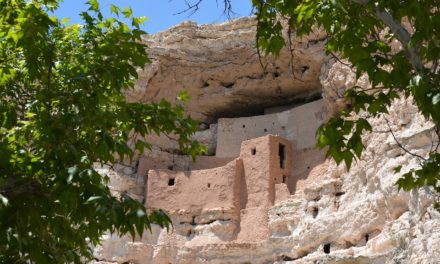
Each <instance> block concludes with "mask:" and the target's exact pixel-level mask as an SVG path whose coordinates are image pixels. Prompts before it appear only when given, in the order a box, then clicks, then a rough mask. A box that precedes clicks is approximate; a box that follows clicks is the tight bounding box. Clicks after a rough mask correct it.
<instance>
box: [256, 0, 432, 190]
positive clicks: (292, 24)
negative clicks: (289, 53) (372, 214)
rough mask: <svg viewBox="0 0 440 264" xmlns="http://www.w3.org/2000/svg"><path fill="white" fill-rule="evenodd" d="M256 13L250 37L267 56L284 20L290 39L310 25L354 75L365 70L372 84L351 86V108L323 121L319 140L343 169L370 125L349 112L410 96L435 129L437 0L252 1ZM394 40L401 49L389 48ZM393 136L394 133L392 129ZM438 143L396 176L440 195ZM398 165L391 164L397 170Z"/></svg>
mask: <svg viewBox="0 0 440 264" xmlns="http://www.w3.org/2000/svg"><path fill="white" fill-rule="evenodd" d="M252 3H253V5H254V8H255V12H256V16H257V19H258V28H257V42H258V45H259V47H260V48H261V49H262V50H263V51H264V52H265V53H269V54H275V55H279V53H280V50H281V48H282V47H283V46H284V45H285V42H284V39H283V30H285V28H284V27H283V26H282V23H283V21H284V22H286V23H287V25H288V27H287V30H289V31H291V32H294V33H295V35H296V36H297V37H301V36H303V35H306V34H309V33H311V32H312V31H313V30H314V29H316V28H317V27H319V28H322V29H324V30H325V31H326V33H327V40H326V52H327V53H328V54H332V55H335V54H337V55H338V56H340V57H342V58H344V59H346V60H347V61H349V63H350V64H351V66H352V67H353V69H354V70H355V71H356V76H357V77H358V78H359V77H360V76H361V75H363V74H367V75H368V77H369V80H370V82H371V85H372V87H371V88H370V89H368V91H366V90H365V89H362V88H360V87H352V88H351V89H348V90H347V91H346V92H345V97H346V99H347V101H349V102H350V105H351V108H350V109H345V110H343V111H341V112H340V113H339V114H338V115H337V116H336V117H333V118H332V119H330V120H329V121H328V122H327V123H326V124H325V125H323V126H322V127H321V128H320V129H319V131H318V133H317V136H318V146H319V147H321V148H323V147H328V152H327V155H328V156H331V157H333V159H334V160H335V161H336V162H337V163H340V162H345V164H346V165H347V167H348V168H350V166H351V164H352V162H353V160H354V159H356V158H360V156H361V154H362V150H363V149H364V145H363V143H362V139H361V135H362V134H363V133H364V132H366V131H371V130H372V127H371V125H370V124H369V123H368V121H367V120H366V119H364V118H356V119H353V116H352V115H351V113H352V112H355V113H360V112H362V113H368V114H369V115H370V116H381V115H384V114H386V113H387V109H388V107H389V106H390V105H391V103H392V102H393V99H395V98H398V97H401V96H403V97H405V98H412V99H413V101H414V102H415V104H416V105H417V107H418V109H419V111H420V112H421V113H422V114H423V116H424V117H425V118H426V120H429V121H432V122H433V123H434V125H435V128H434V129H435V132H436V133H437V136H439V135H440V77H439V69H440V67H439V63H440V30H439V29H440V10H439V2H438V1H437V0H422V1H415V0H399V1H397V0H390V1H389V0H383V1H370V0H289V1H283V0H265V1H263V0H253V1H252ZM393 41H398V42H399V43H400V45H401V49H399V50H393V49H392V46H391V44H392V43H393ZM393 136H394V135H393ZM438 150H439V146H438V144H437V145H436V146H433V148H432V149H431V151H430V153H429V155H428V156H427V157H421V156H418V158H419V159H420V160H421V167H420V168H419V169H413V170H411V171H409V172H405V173H404V174H403V177H402V178H401V179H399V181H398V182H397V184H398V186H399V188H402V189H404V190H410V189H414V188H418V187H421V186H425V185H428V186H430V187H432V188H433V189H435V190H436V191H437V193H440V154H439V152H438ZM399 170H400V168H396V170H395V171H396V172H398V171H399Z"/></svg>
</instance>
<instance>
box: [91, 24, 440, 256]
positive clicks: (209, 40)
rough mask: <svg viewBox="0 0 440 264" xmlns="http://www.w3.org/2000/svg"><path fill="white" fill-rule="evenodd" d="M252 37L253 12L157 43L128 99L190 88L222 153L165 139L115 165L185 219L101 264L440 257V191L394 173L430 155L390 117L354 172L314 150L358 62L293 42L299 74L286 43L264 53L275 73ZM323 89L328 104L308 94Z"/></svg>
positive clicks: (126, 185)
mask: <svg viewBox="0 0 440 264" xmlns="http://www.w3.org/2000/svg"><path fill="white" fill-rule="evenodd" d="M254 34H255V26H254V23H253V21H252V20H251V19H241V20H238V21H233V22H230V23H225V24H221V25H207V26H197V25H195V24H193V23H189V22H188V23H184V24H181V25H178V26H176V27H174V28H172V29H170V30H168V31H165V32H163V33H159V34H156V35H153V36H149V37H147V38H146V41H147V43H148V44H149V46H150V54H151V56H152V59H153V62H152V64H151V65H149V66H147V68H146V69H144V70H143V71H141V72H140V77H141V79H140V80H139V82H138V84H137V88H136V90H135V91H133V92H132V93H130V94H129V95H128V97H129V99H130V100H136V101H142V102H149V101H151V100H153V101H154V100H158V99H160V98H162V97H164V98H167V99H173V98H174V97H175V95H176V94H177V91H178V90H179V89H180V88H186V89H188V90H189V93H190V94H191V95H192V97H193V100H192V101H191V102H190V104H189V106H188V107H189V112H191V113H192V114H193V115H195V116H197V117H199V118H202V119H204V120H205V121H206V122H208V123H210V126H209V127H208V126H206V127H204V129H205V130H204V131H202V132H200V133H199V134H198V135H197V136H196V137H197V138H199V139H202V140H203V141H204V142H206V143H209V144H210V148H211V153H212V155H213V156H210V157H201V158H200V159H199V160H198V161H196V162H192V161H190V160H189V159H187V158H186V157H185V156H182V155H179V154H176V153H173V152H172V151H170V149H173V148H174V147H175V146H173V145H172V143H170V142H169V141H167V140H166V139H163V138H160V137H158V138H152V139H153V140H155V142H153V143H156V144H157V147H155V148H154V149H153V151H152V152H151V153H147V154H146V155H145V156H143V157H140V158H139V160H138V161H137V162H135V163H134V164H133V166H132V167H123V166H119V167H118V166H116V171H110V170H108V169H105V168H103V169H102V172H103V173H109V174H110V176H111V188H112V189H113V190H114V192H115V193H116V194H117V193H119V192H123V191H126V192H128V193H130V194H132V195H133V196H134V197H137V198H138V199H139V200H141V199H144V200H145V202H146V206H147V207H150V208H154V207H155V206H156V205H157V206H161V207H164V208H165V209H166V210H167V211H168V213H169V214H170V216H171V217H172V219H173V224H174V227H173V230H172V231H170V232H167V231H166V230H160V229H159V228H157V227H154V228H153V233H152V234H146V235H144V237H142V238H139V237H136V238H135V239H134V241H133V239H132V238H130V237H122V238H119V237H118V236H117V235H113V236H110V235H109V236H108V237H106V238H105V241H104V243H103V245H102V246H100V247H98V248H96V249H95V256H96V261H95V262H94V263H102V264H104V263H139V264H144V263H188V264H189V263H338V264H348V263H353V264H354V263H378V264H379V263H426V264H431V263H432V264H434V263H439V261H440V213H439V212H438V211H436V210H435V209H434V208H433V207H432V203H433V201H434V200H435V199H438V197H435V195H434V194H433V193H432V192H431V190H430V189H428V188H424V189H420V190H417V191H413V192H411V193H407V192H403V191H398V190H397V188H396V186H395V182H396V180H397V179H398V178H399V176H400V174H395V173H394V172H393V168H394V167H395V166H397V165H401V166H402V169H401V172H402V173H404V172H406V171H408V170H409V169H410V168H413V167H416V166H418V161H417V158H415V157H414V156H412V155H410V154H408V153H406V152H405V151H404V150H403V149H402V148H400V147H399V146H398V144H397V143H396V141H395V139H394V138H393V136H392V135H391V134H390V133H389V127H388V124H387V121H386V120H385V119H384V118H373V117H368V116H365V118H368V120H369V121H370V122H371V123H372V124H373V127H374V131H373V132H372V133H369V134H367V135H365V136H364V143H365V146H366V150H365V152H364V153H363V156H362V158H361V159H360V160H358V161H357V162H355V163H354V164H353V166H352V168H351V170H350V171H349V172H347V171H346V169H345V168H344V166H343V165H341V166H337V165H336V164H335V163H334V162H333V161H330V160H325V158H324V155H323V152H322V151H318V150H316V149H314V147H313V145H314V144H313V142H314V141H313V140H314V132H315V130H316V128H317V127H318V126H319V125H320V124H321V123H322V122H324V121H325V120H326V118H327V117H328V115H329V113H332V112H334V111H335V110H336V109H338V108H340V107H341V106H343V104H344V103H343V102H342V101H341V100H340V94H341V93H342V91H343V89H345V88H347V87H349V86H350V85H353V83H354V77H353V76H354V75H353V73H352V72H351V70H350V69H349V68H347V67H344V65H341V64H339V63H334V62H332V61H331V60H329V58H327V57H326V56H325V55H324V52H323V39H324V36H323V34H320V33H316V34H315V35H314V36H310V37H308V38H306V39H296V40H295V41H294V49H293V50H294V52H295V54H294V56H293V71H292V69H291V67H290V66H289V64H290V63H291V60H290V58H291V57H290V55H289V51H287V50H285V51H284V53H283V54H282V55H281V56H280V58H279V59H277V60H276V59H264V61H263V64H267V65H268V66H267V69H266V71H263V70H262V68H261V65H260V63H259V61H258V56H257V55H256V51H255V48H254V39H255V36H254ZM359 82H361V83H360V84H359V85H361V86H363V87H365V86H368V81H367V80H363V79H361V80H359ZM317 94H318V95H320V94H322V97H323V99H322V100H316V101H313V102H309V101H310V100H311V99H312V98H314V99H318V98H315V97H314V96H315V95H317ZM301 102H302V103H303V104H302V105H298V103H301ZM258 114H259V115H258ZM387 119H388V120H389V122H390V124H389V125H390V126H391V128H392V129H393V131H394V134H395V136H396V138H397V140H398V141H399V142H400V143H401V144H403V145H404V146H405V148H406V149H410V150H411V151H412V152H414V153H417V154H418V155H421V156H423V155H425V154H426V153H427V152H428V151H429V149H430V148H431V146H432V144H433V142H436V141H438V138H435V134H434V133H433V131H432V129H433V125H432V124H431V123H429V122H426V121H425V120H424V118H423V117H422V116H421V115H420V114H419V113H418V112H417V108H416V107H415V106H414V105H413V104H412V103H411V101H410V100H396V101H395V102H394V103H393V105H392V107H391V108H390V109H389V115H387ZM270 135H277V136H276V137H273V136H270ZM274 140H275V141H274ZM270 142H272V143H270ZM270 144H272V145H270ZM240 146H241V147H240ZM281 146H283V147H281ZM286 149H288V151H286ZM285 151H286V152H285ZM260 153H263V154H264V155H266V154H267V155H266V156H263V158H261V159H257V160H255V157H258V155H259V154H260ZM265 153H266V154H265ZM214 154H215V155H214ZM283 162H287V163H288V164H287V165H286V164H284V163H283ZM264 164H268V165H267V166H266V165H264ZM280 168H281V169H280ZM147 175H148V178H147ZM171 180H172V181H171ZM147 186H148V187H147ZM160 188H162V189H160ZM165 193H166V196H163V194H165ZM161 195H162V196H161ZM262 195H263V196H262ZM185 196H186V197H187V199H185ZM158 197H159V198H160V197H162V198H160V199H159V198H158ZM214 198H215V199H214ZM173 199H174V200H173ZM173 201H174V202H173Z"/></svg>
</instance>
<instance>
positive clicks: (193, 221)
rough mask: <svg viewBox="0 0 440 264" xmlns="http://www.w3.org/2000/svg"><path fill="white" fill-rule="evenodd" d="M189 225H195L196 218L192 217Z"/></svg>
mask: <svg viewBox="0 0 440 264" xmlns="http://www.w3.org/2000/svg"><path fill="white" fill-rule="evenodd" d="M191 225H196V217H195V216H193V217H192V219H191Z"/></svg>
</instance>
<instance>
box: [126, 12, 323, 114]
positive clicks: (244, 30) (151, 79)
mask: <svg viewBox="0 0 440 264" xmlns="http://www.w3.org/2000/svg"><path fill="white" fill-rule="evenodd" d="M324 39H325V35H324V34H322V33H320V32H317V33H316V34H313V35H311V36H310V37H308V38H304V39H295V40H294V41H293V42H292V53H291V54H292V56H290V54H289V51H287V50H284V51H283V53H282V54H281V55H280V57H279V58H278V59H274V58H262V59H261V63H262V64H263V65H264V66H265V67H266V71H264V70H263V69H262V67H261V65H260V62H259V58H258V55H257V51H256V49H255V22H254V21H253V20H252V19H250V18H243V19H240V20H236V21H234V22H233V23H226V24H221V25H206V26H198V25H196V24H194V23H192V22H185V23H183V24H180V25H178V26H176V27H173V28H171V29H169V30H167V31H165V32H162V33H158V34H155V35H152V36H148V37H146V40H145V41H146V43H147V44H148V46H149V47H150V49H149V55H150V57H151V59H152V63H151V64H150V65H148V66H147V67H146V69H145V70H143V71H141V72H140V75H139V77H140V80H139V82H138V83H137V86H136V89H135V91H133V92H132V93H130V94H129V95H128V98H129V99H130V100H133V101H141V102H149V101H158V100H160V99H162V98H167V99H169V100H173V99H174V98H175V96H176V94H177V91H179V90H182V89H186V90H187V91H188V93H189V94H190V95H191V97H192V100H191V101H190V102H189V104H188V106H187V110H188V111H189V112H190V113H192V114H193V115H194V116H195V117H197V118H199V119H205V120H206V119H208V121H209V120H212V119H215V118H217V117H231V116H243V115H255V114H262V113H263V109H264V108H267V107H270V106H274V105H276V106H278V105H282V104H290V103H293V102H296V101H301V100H304V99H307V98H310V97H314V96H317V95H318V96H319V94H320V93H321V88H320V87H321V86H320V83H319V75H320V72H321V66H322V64H323V62H324V59H325V54H324V50H323V40H324ZM291 59H292V61H291ZM291 62H292V63H291Z"/></svg>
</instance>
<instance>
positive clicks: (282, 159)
mask: <svg viewBox="0 0 440 264" xmlns="http://www.w3.org/2000/svg"><path fill="white" fill-rule="evenodd" d="M278 155H279V156H280V168H281V169H284V165H285V163H286V162H285V161H286V146H284V145H283V144H280V145H279V148H278Z"/></svg>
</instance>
